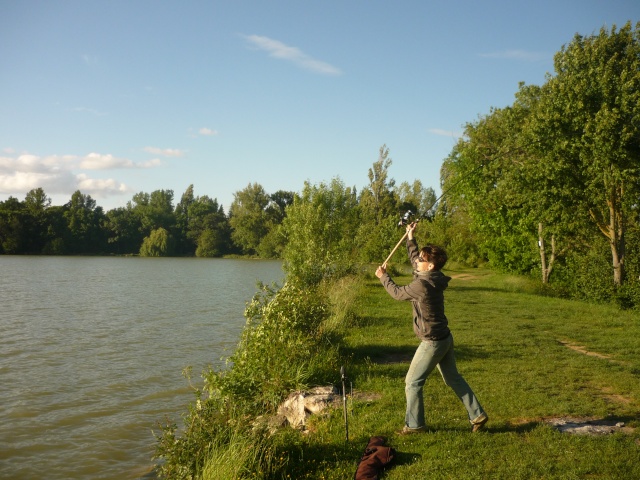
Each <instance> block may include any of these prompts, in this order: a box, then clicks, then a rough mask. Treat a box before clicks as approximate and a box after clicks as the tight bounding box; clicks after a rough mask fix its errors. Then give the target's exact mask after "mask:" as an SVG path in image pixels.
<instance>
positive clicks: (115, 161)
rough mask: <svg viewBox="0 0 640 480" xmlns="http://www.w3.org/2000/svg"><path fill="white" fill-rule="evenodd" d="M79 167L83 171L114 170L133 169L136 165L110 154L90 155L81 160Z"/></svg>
mask: <svg viewBox="0 0 640 480" xmlns="http://www.w3.org/2000/svg"><path fill="white" fill-rule="evenodd" d="M78 166H79V167H80V168H82V169H83V170H109V169H113V168H132V167H134V166H135V165H134V163H133V162H132V161H131V160H127V159H125V158H116V157H114V156H113V155H110V154H108V155H101V154H99V153H90V154H89V155H87V156H85V157H84V158H82V159H81V160H80V163H79V164H78Z"/></svg>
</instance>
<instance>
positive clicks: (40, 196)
mask: <svg viewBox="0 0 640 480" xmlns="http://www.w3.org/2000/svg"><path fill="white" fill-rule="evenodd" d="M24 206H25V213H26V215H25V217H24V222H25V229H26V231H27V232H28V233H27V236H28V244H27V246H26V251H27V252H28V253H33V254H37V253H42V250H43V249H44V246H45V245H46V243H47V231H48V228H47V227H48V225H47V212H46V210H47V208H49V207H50V206H51V199H50V198H49V197H47V195H46V194H45V193H44V190H43V189H42V188H34V189H32V190H30V191H29V192H28V193H27V195H26V197H25V199H24Z"/></svg>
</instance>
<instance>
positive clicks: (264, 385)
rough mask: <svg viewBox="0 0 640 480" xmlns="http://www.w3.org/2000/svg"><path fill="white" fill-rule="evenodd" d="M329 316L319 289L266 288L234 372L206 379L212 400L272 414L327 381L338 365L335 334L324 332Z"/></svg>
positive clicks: (250, 308)
mask: <svg viewBox="0 0 640 480" xmlns="http://www.w3.org/2000/svg"><path fill="white" fill-rule="evenodd" d="M328 315H329V308H328V305H327V303H326V300H325V299H324V298H323V297H322V296H321V295H319V293H318V291H317V290H316V289H311V288H305V289H301V288H299V287H296V286H295V285H294V284H292V283H286V284H285V285H284V286H283V287H282V288H281V289H280V290H278V291H275V290H273V289H272V288H269V287H266V286H263V287H262V291H261V292H259V293H258V294H256V295H255V296H254V298H253V300H252V301H251V302H250V303H249V304H248V305H247V309H246V311H245V317H246V318H247V324H246V326H245V328H244V330H243V332H242V337H241V339H240V343H239V344H238V347H237V348H236V350H235V352H234V353H233V355H232V356H231V357H229V363H230V364H232V365H233V368H231V369H229V370H226V371H223V372H212V371H211V372H209V373H208V375H207V376H206V379H205V380H206V384H207V390H208V393H209V395H210V396H215V395H221V396H222V397H224V398H233V399H234V401H235V402H239V403H240V404H242V405H245V406H246V408H248V409H249V410H250V411H253V412H255V411H265V410H266V411H273V410H274V409H275V408H276V407H277V405H278V403H279V402H280V401H281V400H282V398H283V396H284V395H286V394H288V393H289V392H291V391H293V390H297V389H300V388H303V387H304V386H305V385H308V384H309V382H312V383H314V384H315V383H318V382H322V381H326V378H327V375H328V373H329V372H331V371H335V369H336V364H337V351H336V350H335V347H333V346H332V344H331V334H330V332H327V331H326V329H324V328H323V327H322V326H323V322H324V321H325V320H326V319H327V317H328Z"/></svg>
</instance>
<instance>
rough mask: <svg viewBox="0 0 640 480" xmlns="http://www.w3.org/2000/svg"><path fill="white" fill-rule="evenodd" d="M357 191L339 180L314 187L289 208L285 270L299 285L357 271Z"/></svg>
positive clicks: (311, 283)
mask: <svg viewBox="0 0 640 480" xmlns="http://www.w3.org/2000/svg"><path fill="white" fill-rule="evenodd" d="M358 221H359V218H358V208H357V199H356V196H355V192H354V191H353V190H352V189H351V188H348V187H346V188H345V186H344V184H343V183H342V181H340V180H339V179H337V178H336V179H333V180H332V181H331V183H329V184H325V183H320V184H319V185H311V184H309V183H308V182H305V186H304V189H303V191H302V193H301V194H300V196H298V197H296V198H295V200H294V201H293V204H292V205H291V206H289V207H288V208H287V217H286V218H285V219H284V221H283V224H282V225H283V228H284V232H285V235H286V238H287V244H286V246H285V249H284V252H283V260H284V270H285V272H286V273H287V278H288V279H289V281H291V282H293V283H295V284H297V285H303V286H304V285H308V286H313V285H318V284H319V283H320V282H321V281H322V280H325V279H329V278H339V277H341V276H344V275H347V274H349V273H351V272H352V271H354V268H355V266H356V261H355V246H356V240H355V232H357V227H358Z"/></svg>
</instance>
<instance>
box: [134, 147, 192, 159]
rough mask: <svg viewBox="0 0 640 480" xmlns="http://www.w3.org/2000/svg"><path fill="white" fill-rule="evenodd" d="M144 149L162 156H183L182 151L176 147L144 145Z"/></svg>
mask: <svg viewBox="0 0 640 480" xmlns="http://www.w3.org/2000/svg"><path fill="white" fill-rule="evenodd" d="M144 151H145V152H148V153H152V154H153V155H160V156H162V157H184V152H183V151H182V150H178V149H176V148H158V147H144Z"/></svg>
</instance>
